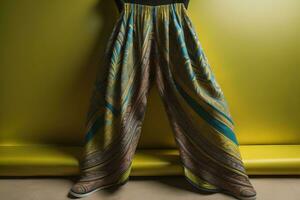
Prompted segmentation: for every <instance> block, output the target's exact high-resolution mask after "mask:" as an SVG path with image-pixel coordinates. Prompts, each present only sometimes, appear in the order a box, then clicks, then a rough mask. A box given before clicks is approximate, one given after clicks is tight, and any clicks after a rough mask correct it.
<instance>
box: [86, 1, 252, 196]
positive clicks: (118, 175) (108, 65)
mask: <svg viewBox="0 0 300 200" xmlns="http://www.w3.org/2000/svg"><path fill="white" fill-rule="evenodd" d="M101 62H102V63H101V66H100V67H99V71H98V73H97V78H96V81H95V84H94V88H93V94H92V96H91V98H90V107H89V110H88V112H87V118H86V136H85V146H84V157H83V159H82V160H81V161H80V175H81V181H91V180H94V181H96V180H97V181H100V182H102V183H103V185H108V184H111V183H120V182H122V181H125V180H128V177H129V175H130V171H131V167H132V160H133V156H134V153H135V150H136V147H137V144H138V141H139V138H140V134H141V127H142V123H143V120H144V116H145V111H146V106H147V97H148V94H149V90H150V88H151V86H152V84H157V88H158V91H159V94H160V96H161V99H162V101H163V103H164V108H165V111H166V113H167V116H168V118H169V122H170V125H171V127H172V130H173V134H174V138H175V141H176V144H177V146H178V150H179V155H180V161H181V164H182V167H183V172H184V176H185V177H186V178H187V180H189V181H190V182H191V183H192V184H194V185H197V186H201V187H202V188H203V187H204V188H208V189H214V188H222V189H226V190H233V189H235V190H238V189H239V188H241V187H243V188H245V187H252V186H251V183H250V181H249V178H248V176H247V173H246V171H245V167H244V163H243V161H242V158H241V155H240V151H239V143H238V141H237V138H236V135H235V132H234V125H235V124H234V122H233V119H232V117H231V115H230V111H229V108H228V107H229V106H228V104H227V102H226V99H225V97H224V94H223V92H222V90H221V88H220V85H219V84H218V82H217V81H216V78H215V76H214V74H213V71H212V69H211V66H210V64H209V62H208V59H207V57H206V55H205V53H204V50H203V48H202V47H201V44H200V41H199V39H198V36H197V34H196V31H195V28H194V27H193V24H192V22H191V20H190V18H189V16H188V13H187V8H186V7H185V6H184V4H183V3H171V4H165V5H156V6H153V5H142V4H135V3H124V7H123V10H122V12H121V13H120V16H119V18H118V20H117V21H116V23H115V25H114V28H113V31H112V34H111V36H110V39H109V41H108V42H107V48H106V50H105V53H104V56H103V59H102V61H101ZM100 69H101V70H100Z"/></svg>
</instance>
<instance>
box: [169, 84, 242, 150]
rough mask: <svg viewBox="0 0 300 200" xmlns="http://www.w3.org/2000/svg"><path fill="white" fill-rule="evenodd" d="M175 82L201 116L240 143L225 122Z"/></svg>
mask: <svg viewBox="0 0 300 200" xmlns="http://www.w3.org/2000/svg"><path fill="white" fill-rule="evenodd" d="M174 82H175V85H176V88H177V89H178V91H179V92H180V94H181V95H182V96H183V98H184V99H185V100H186V102H187V103H188V104H189V105H190V106H191V107H192V108H193V109H194V110H195V111H196V112H197V114H198V115H199V116H201V117H202V118H203V119H205V120H206V121H207V122H208V123H209V124H210V125H212V126H213V127H215V128H216V129H217V130H218V131H220V132H221V133H222V134H223V135H225V136H226V137H227V138H229V139H230V140H232V141H233V142H234V143H235V144H236V145H239V143H238V141H237V138H236V135H235V133H234V132H233V131H232V130H231V129H230V128H229V127H228V126H226V125H225V124H224V123H222V122H220V121H219V120H217V119H215V118H214V117H213V116H211V115H210V114H209V113H208V112H206V111H205V110H204V109H203V108H202V107H201V106H200V105H199V104H198V103H197V102H196V101H195V100H194V99H193V98H191V97H190V96H189V95H188V94H187V93H186V92H185V91H184V90H183V89H182V88H181V87H180V86H179V85H178V83H176V81H174Z"/></svg>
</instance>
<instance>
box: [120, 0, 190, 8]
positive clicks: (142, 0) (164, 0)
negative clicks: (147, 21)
mask: <svg viewBox="0 0 300 200" xmlns="http://www.w3.org/2000/svg"><path fill="white" fill-rule="evenodd" d="M123 2H124V3H135V4H143V5H151V6H158V5H165V4H172V3H184V4H185V7H186V8H187V6H188V2H189V0H123Z"/></svg>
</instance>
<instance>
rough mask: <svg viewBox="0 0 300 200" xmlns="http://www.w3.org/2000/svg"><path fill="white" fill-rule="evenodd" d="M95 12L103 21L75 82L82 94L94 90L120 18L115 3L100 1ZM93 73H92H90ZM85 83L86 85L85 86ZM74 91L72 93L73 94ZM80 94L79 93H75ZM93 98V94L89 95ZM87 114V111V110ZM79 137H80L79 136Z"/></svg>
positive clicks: (74, 86)
mask: <svg viewBox="0 0 300 200" xmlns="http://www.w3.org/2000/svg"><path fill="white" fill-rule="evenodd" d="M92 9H93V10H92V11H90V12H96V13H97V14H98V15H99V18H100V19H101V20H100V21H101V23H102V24H101V29H100V31H99V35H98V36H97V40H96V42H95V44H94V46H93V48H92V50H91V53H90V55H88V57H87V59H86V60H87V62H86V63H84V64H83V65H82V66H81V67H80V73H79V75H80V76H78V79H77V80H76V81H74V85H73V88H74V89H76V90H79V91H81V92H79V93H80V94H84V93H86V92H85V91H86V88H92V87H93V85H94V82H95V80H96V74H95V73H96V72H97V73H98V71H102V67H103V66H101V64H100V63H101V62H100V61H101V59H103V56H104V52H105V50H106V46H107V42H108V40H109V37H110V35H111V33H112V30H113V27H114V24H115V23H116V20H117V18H118V16H119V11H118V7H117V5H116V4H115V2H114V1H105V0H100V1H98V3H97V4H96V6H94V7H93V8H92ZM90 72H91V73H90ZM83 83H85V84H83ZM73 92H74V91H71V93H73ZM74 93H78V92H74ZM88 95H89V97H88V98H91V95H92V93H89V94H88ZM86 112H87V110H86ZM83 117H84V118H83V120H86V118H85V117H86V116H83ZM85 134H86V133H85V132H83V133H81V134H80V135H81V136H83V138H82V139H75V141H79V142H80V143H79V144H78V142H77V144H76V145H84V136H85ZM78 136H79V135H78Z"/></svg>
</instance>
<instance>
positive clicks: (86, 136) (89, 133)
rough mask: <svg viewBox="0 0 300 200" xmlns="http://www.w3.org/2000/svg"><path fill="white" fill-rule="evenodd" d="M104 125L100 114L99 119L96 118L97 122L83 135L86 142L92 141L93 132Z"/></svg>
mask: <svg viewBox="0 0 300 200" xmlns="http://www.w3.org/2000/svg"><path fill="white" fill-rule="evenodd" d="M103 124H104V114H102V115H101V116H100V117H98V118H97V120H96V121H95V122H94V124H93V126H92V127H91V129H90V130H89V131H88V132H87V134H86V135H85V140H86V142H87V141H89V140H90V139H92V137H93V135H94V134H95V132H96V131H97V130H98V129H99V128H100V127H101V126H103Z"/></svg>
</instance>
